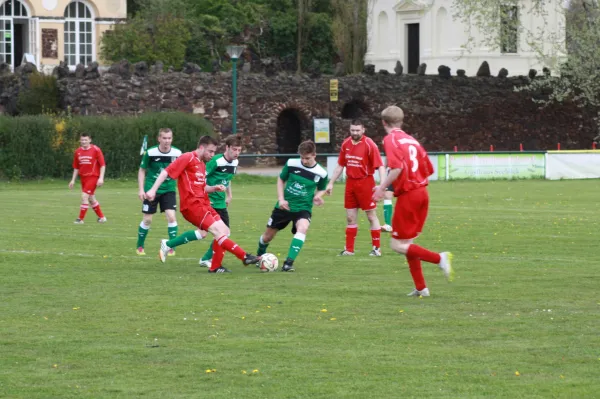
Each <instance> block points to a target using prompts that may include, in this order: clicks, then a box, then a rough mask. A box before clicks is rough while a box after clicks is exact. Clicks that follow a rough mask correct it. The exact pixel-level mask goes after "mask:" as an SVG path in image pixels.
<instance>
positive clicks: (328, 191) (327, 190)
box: [325, 184, 333, 195]
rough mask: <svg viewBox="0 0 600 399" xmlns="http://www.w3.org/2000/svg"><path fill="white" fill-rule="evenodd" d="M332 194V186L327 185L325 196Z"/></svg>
mask: <svg viewBox="0 0 600 399" xmlns="http://www.w3.org/2000/svg"><path fill="white" fill-rule="evenodd" d="M332 192H333V184H328V185H327V188H326V189H325V194H327V195H331V193H332Z"/></svg>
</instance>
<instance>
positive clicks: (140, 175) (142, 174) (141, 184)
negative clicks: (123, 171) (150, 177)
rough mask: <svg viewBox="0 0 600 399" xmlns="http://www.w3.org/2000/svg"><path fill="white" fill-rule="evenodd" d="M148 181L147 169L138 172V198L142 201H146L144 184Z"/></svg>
mask: <svg viewBox="0 0 600 399" xmlns="http://www.w3.org/2000/svg"><path fill="white" fill-rule="evenodd" d="M145 181H146V169H144V168H140V169H139V170H138V189H139V192H138V197H139V198H140V200H142V201H143V200H144V198H145V197H146V194H145V193H144V182H145Z"/></svg>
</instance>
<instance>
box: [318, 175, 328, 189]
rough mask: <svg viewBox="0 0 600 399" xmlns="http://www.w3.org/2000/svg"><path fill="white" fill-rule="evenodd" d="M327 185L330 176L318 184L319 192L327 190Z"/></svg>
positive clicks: (326, 176)
mask: <svg viewBox="0 0 600 399" xmlns="http://www.w3.org/2000/svg"><path fill="white" fill-rule="evenodd" d="M327 183H329V176H328V175H325V177H324V178H322V179H320V180H319V183H317V190H319V191H323V190H325V189H326V188H327Z"/></svg>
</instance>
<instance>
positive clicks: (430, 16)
mask: <svg viewBox="0 0 600 399" xmlns="http://www.w3.org/2000/svg"><path fill="white" fill-rule="evenodd" d="M452 3H453V0H372V1H371V4H370V6H369V19H368V37H369V40H368V50H367V54H366V57H365V62H366V63H368V64H374V65H375V68H376V70H380V69H386V70H388V71H389V72H392V71H393V70H394V67H395V66H396V62H397V61H400V62H401V63H402V65H403V66H404V72H405V73H406V72H408V73H416V71H417V67H418V65H419V64H421V63H425V64H427V66H428V70H429V71H430V73H432V72H431V71H432V70H433V71H435V72H433V73H436V72H437V68H438V66H440V65H446V66H448V67H450V68H451V70H452V73H453V74H454V73H456V70H458V69H464V70H465V71H466V74H467V75H469V76H473V75H475V74H476V73H477V70H478V69H479V66H480V65H481V63H482V62H483V61H487V62H488V64H489V65H490V69H491V73H492V74H493V75H495V74H497V72H498V71H499V70H500V69H501V68H506V69H508V71H509V73H510V75H527V73H528V71H529V70H530V69H531V68H535V69H537V70H541V68H543V67H544V66H549V67H552V65H542V63H541V62H540V60H539V57H538V56H537V54H536V53H535V52H534V51H533V50H532V49H531V48H530V47H529V44H528V39H530V37H528V35H527V34H525V33H524V32H527V31H529V32H538V29H539V28H543V29H545V30H546V31H547V32H548V34H547V36H546V37H548V39H547V40H548V42H544V43H542V44H541V46H543V48H544V53H545V54H548V53H552V52H554V51H555V48H556V45H557V43H561V42H562V43H564V36H565V16H564V13H563V12H561V9H560V1H558V0H553V1H551V2H549V4H550V5H549V6H548V7H547V10H545V14H544V16H543V17H542V16H540V15H536V14H535V13H532V12H530V5H531V4H528V3H530V0H521V1H520V4H519V6H518V7H509V9H507V10H506V12H505V13H504V14H505V15H506V16H505V17H506V18H518V23H519V24H520V25H521V26H522V27H523V29H522V30H519V31H517V30H514V31H512V32H508V33H507V34H506V32H504V33H505V35H503V37H506V38H507V40H506V41H505V42H504V44H503V45H502V46H501V48H498V49H492V48H489V47H486V46H484V45H482V44H481V42H482V40H481V38H482V36H483V35H482V34H481V32H478V31H477V29H475V28H474V27H471V31H470V32H469V28H468V27H467V26H465V24H463V23H462V22H461V21H456V20H454V19H453V13H454V11H453V4H452ZM552 3H556V5H555V6H552ZM505 7H508V6H505ZM550 38H551V39H550ZM469 39H472V40H473V42H474V43H479V45H476V46H475V48H470V49H469V50H468V51H467V50H466V49H465V44H466V43H467V41H468V40H469ZM538 45H540V44H538ZM550 47H552V50H551V49H550ZM557 57H561V54H560V51H558V52H557ZM554 59H556V58H554ZM546 63H549V61H548V62H546Z"/></svg>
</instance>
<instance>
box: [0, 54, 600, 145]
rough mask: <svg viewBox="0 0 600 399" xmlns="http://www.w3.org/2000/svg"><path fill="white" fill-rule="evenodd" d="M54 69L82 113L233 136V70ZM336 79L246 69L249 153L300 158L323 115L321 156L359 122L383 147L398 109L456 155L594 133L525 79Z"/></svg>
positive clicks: (585, 119) (414, 127)
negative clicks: (335, 89)
mask: <svg viewBox="0 0 600 399" xmlns="http://www.w3.org/2000/svg"><path fill="white" fill-rule="evenodd" d="M159 69H160V68H159ZM55 73H57V75H58V76H59V84H60V87H61V90H62V93H63V106H64V107H65V108H66V107H71V109H72V111H74V112H75V113H81V114H89V115H98V114H101V115H118V114H134V113H142V112H149V111H170V110H178V111H184V112H190V113H194V114H198V115H202V116H204V117H205V118H207V119H209V120H210V121H211V122H212V123H213V125H214V127H215V130H216V132H217V133H219V134H220V135H221V136H222V137H225V136H227V135H228V134H230V133H231V122H232V116H231V108H232V104H231V103H232V100H231V98H232V95H231V94H232V91H231V74H230V73H224V72H218V73H205V72H198V71H197V70H194V69H193V68H192V69H191V70H186V71H184V72H167V73H163V72H157V70H156V68H148V67H147V66H145V65H144V64H136V66H129V65H127V64H121V65H114V66H113V67H111V68H110V70H108V71H107V72H104V73H102V74H99V73H98V71H97V68H94V67H88V68H87V69H83V68H82V67H80V68H79V69H78V70H77V72H76V73H75V74H72V73H71V74H68V73H67V72H66V71H62V72H61V71H60V70H59V71H58V72H56V71H55ZM330 78H332V77H331V76H322V77H314V78H313V77H310V76H308V75H300V76H297V75H289V74H285V73H279V74H275V75H274V76H270V77H267V76H265V74H252V73H243V72H241V71H240V74H239V80H238V133H240V134H242V135H243V137H244V140H245V144H246V152H256V153H277V152H284V153H285V152H293V151H294V148H295V146H296V144H297V142H299V141H300V140H304V139H308V138H312V130H313V127H312V120H313V118H318V117H323V118H331V120H332V128H333V132H334V134H333V137H332V144H331V145H320V146H319V151H321V152H326V151H327V152H329V151H336V150H337V149H338V148H339V144H340V143H341V142H342V140H343V139H344V138H345V137H346V136H347V132H348V126H349V122H350V119H348V118H352V117H356V116H359V117H361V118H362V119H363V120H364V121H365V124H366V126H367V134H368V135H369V136H371V137H373V138H374V139H375V140H376V142H379V141H380V140H381V139H382V137H383V135H384V133H385V132H384V131H383V129H382V127H381V124H380V120H379V114H380V112H381V110H382V109H383V108H384V107H385V106H387V105H390V104H396V105H399V106H401V107H402V108H403V109H404V110H405V113H406V124H405V130H406V131H407V132H409V133H412V134H413V135H415V136H416V137H418V138H419V139H420V140H421V142H422V143H423V144H424V145H425V147H426V148H427V149H428V150H429V151H450V150H452V149H453V147H454V146H457V147H458V149H459V150H462V151H473V150H488V149H489V146H490V145H494V147H495V149H496V150H518V148H519V144H520V143H522V144H523V145H524V148H525V150H545V149H555V148H556V144H557V143H559V142H560V144H561V148H562V149H586V148H590V147H591V143H592V140H593V138H594V136H595V135H596V133H595V124H594V121H593V120H592V117H593V113H592V112H591V111H589V110H582V109H580V108H577V107H575V106H573V105H571V104H566V105H560V106H559V105H554V106H551V107H549V108H546V109H542V110H540V109H538V107H539V106H538V105H537V104H535V103H534V102H533V101H532V100H531V95H530V94H527V93H519V92H515V91H514V90H513V88H514V87H515V86H518V85H521V84H523V83H525V82H526V81H527V79H528V78H526V77H514V78H510V77H509V78H495V77H490V78H472V77H454V76H453V77H451V78H449V79H445V78H440V77H438V76H432V75H426V76H416V75H401V76H397V75H392V74H390V75H384V74H375V75H365V74H360V75H352V76H345V77H339V78H338V79H339V101H338V102H330V101H329V80H330ZM13 81H14V80H13ZM0 82H1V80H0ZM1 85H2V83H0V97H2V96H3V95H4V94H2V93H1V91H2V86H1ZM10 87H11V88H12V89H11V90H14V87H13V86H10ZM538 94H539V95H542V93H538ZM0 100H2V98H0ZM4 100H6V98H4ZM5 102H6V101H5ZM175 134H176V132H175Z"/></svg>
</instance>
